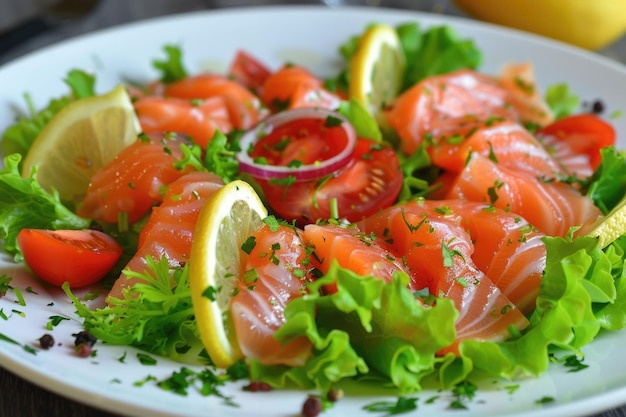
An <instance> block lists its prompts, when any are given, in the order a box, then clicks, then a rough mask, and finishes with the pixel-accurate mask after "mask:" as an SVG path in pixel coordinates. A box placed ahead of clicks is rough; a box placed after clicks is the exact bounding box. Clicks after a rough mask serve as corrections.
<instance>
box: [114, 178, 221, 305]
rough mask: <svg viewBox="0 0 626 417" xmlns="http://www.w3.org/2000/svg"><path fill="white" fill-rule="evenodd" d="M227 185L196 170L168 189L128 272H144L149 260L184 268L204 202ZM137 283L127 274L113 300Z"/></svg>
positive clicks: (154, 212) (130, 263)
mask: <svg viewBox="0 0 626 417" xmlns="http://www.w3.org/2000/svg"><path fill="white" fill-rule="evenodd" d="M223 185H224V182H223V181H222V179H221V177H219V176H218V175H215V174H212V173H209V172H204V171H196V172H191V173H188V174H185V175H183V176H181V177H180V178H178V179H177V180H175V181H173V182H172V183H171V184H169V186H168V187H167V192H166V193H165V196H164V197H163V202H162V203H161V204H160V205H159V206H158V207H154V208H153V209H152V213H151V214H150V217H149V218H148V221H147V222H146V225H145V226H144V228H143V229H142V230H141V233H140V235H139V244H138V248H137V252H136V254H135V255H134V256H133V258H132V259H131V260H130V261H129V262H128V264H127V265H126V267H125V268H124V269H125V270H126V269H128V270H131V271H134V272H139V273H144V272H146V271H147V262H146V258H147V257H148V256H151V257H152V258H154V259H155V260H157V261H158V260H160V259H161V258H163V257H165V258H166V259H167V261H168V263H169V264H170V265H171V266H181V265H183V264H185V263H186V262H187V261H188V260H189V253H190V251H191V241H192V237H193V230H194V227H195V225H196V220H197V219H198V214H199V213H200V209H201V208H202V206H203V204H204V202H205V201H206V199H207V198H208V197H210V196H211V195H212V194H213V193H214V192H216V191H217V190H218V189H219V188H221V187H222V186H223ZM136 281H137V280H136V279H134V278H129V277H127V276H126V275H125V274H124V273H123V272H122V274H121V275H120V277H119V278H118V279H117V280H116V281H115V283H114V284H113V288H112V289H111V291H110V292H109V297H115V298H120V299H123V294H122V292H123V290H124V289H125V288H129V287H132V286H133V285H134V284H135V282H136Z"/></svg>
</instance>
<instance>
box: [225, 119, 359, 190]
mask: <svg viewBox="0 0 626 417" xmlns="http://www.w3.org/2000/svg"><path fill="white" fill-rule="evenodd" d="M329 116H331V117H335V118H337V119H340V120H341V121H342V123H341V125H340V127H341V128H342V129H343V130H344V131H345V133H346V137H347V141H346V146H345V147H344V148H343V149H342V150H341V152H339V153H338V154H336V155H334V156H333V157H331V158H328V159H325V160H323V161H319V162H316V163H314V164H309V165H301V166H299V167H297V168H296V167H287V166H282V165H263V164H257V163H256V162H254V160H253V159H252V158H251V157H250V155H248V149H250V147H251V146H252V145H253V144H255V143H256V142H257V141H258V140H259V139H261V138H262V137H263V136H265V135H267V134H269V133H271V132H272V130H273V128H274V127H275V126H280V125H283V124H285V123H289V122H291V121H293V120H298V119H326V118H327V117H329ZM356 139H357V138H356V132H355V130H354V127H353V126H352V124H351V123H350V122H349V121H348V119H346V118H345V117H344V116H342V115H341V114H339V113H336V112H333V111H330V110H325V109H315V108H301V109H294V110H287V111H283V112H280V113H277V114H275V115H273V116H270V117H268V118H266V119H264V120H262V121H261V122H260V123H259V124H258V125H257V126H256V127H255V128H254V129H251V130H249V131H247V132H246V133H244V135H243V136H242V137H241V138H240V140H239V145H240V147H241V151H240V152H239V153H238V154H237V159H238V161H239V169H240V170H241V171H242V172H246V173H248V174H250V175H252V176H253V177H255V178H257V179H263V180H269V179H281V178H287V177H294V178H296V179H297V180H302V181H306V180H313V179H316V178H320V177H323V176H325V175H328V174H332V173H333V172H336V171H337V170H338V169H340V168H342V167H343V166H345V165H346V163H347V162H348V161H349V159H350V155H352V152H353V151H354V148H355V146H356Z"/></svg>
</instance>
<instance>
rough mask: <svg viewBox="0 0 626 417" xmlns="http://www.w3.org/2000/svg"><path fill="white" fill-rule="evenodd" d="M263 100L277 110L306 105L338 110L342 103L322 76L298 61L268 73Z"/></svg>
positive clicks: (263, 90)
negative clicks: (328, 87)
mask: <svg viewBox="0 0 626 417" xmlns="http://www.w3.org/2000/svg"><path fill="white" fill-rule="evenodd" d="M261 100H262V102H263V103H264V104H265V105H266V106H267V107H268V108H270V109H271V110H272V111H274V112H276V111H280V110H288V109H297V108H303V107H305V108H309V107H315V108H322V109H327V110H336V109H337V108H338V107H339V104H340V103H341V99H340V97H339V96H337V95H335V94H333V93H331V92H330V91H328V90H326V89H325V88H324V83H323V82H322V80H321V79H319V78H317V77H316V76H315V75H313V74H311V73H310V72H309V71H308V70H306V69H305V68H303V67H300V66H297V65H288V66H284V67H282V68H280V69H279V70H278V71H276V72H274V73H273V74H271V75H270V76H269V77H267V79H266V80H265V83H264V84H263V88H262V92H261Z"/></svg>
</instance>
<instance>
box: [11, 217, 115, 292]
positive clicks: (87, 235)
mask: <svg viewBox="0 0 626 417" xmlns="http://www.w3.org/2000/svg"><path fill="white" fill-rule="evenodd" d="M17 241H18V244H19V245H20V248H21V250H22V253H23V255H24V261H26V264H27V265H28V266H29V267H30V269H31V270H32V271H33V272H34V273H35V274H36V275H37V276H38V277H39V278H41V279H42V280H44V281H46V282H48V283H50V284H53V285H57V286H61V285H62V284H63V283H64V282H66V281H67V282H69V284H70V286H71V287H72V288H80V287H85V286H87V285H91V284H93V283H95V282H97V281H98V280H100V279H101V278H103V277H104V276H105V275H106V273H107V272H109V271H110V270H111V268H113V266H114V265H115V263H116V262H117V261H118V259H119V258H120V256H121V255H122V248H121V247H120V245H119V244H118V243H117V242H116V241H115V240H114V239H113V238H112V237H110V236H108V235H106V234H104V233H102V232H99V231H96V230H42V229H22V231H21V232H20V233H19V234H18V236H17Z"/></svg>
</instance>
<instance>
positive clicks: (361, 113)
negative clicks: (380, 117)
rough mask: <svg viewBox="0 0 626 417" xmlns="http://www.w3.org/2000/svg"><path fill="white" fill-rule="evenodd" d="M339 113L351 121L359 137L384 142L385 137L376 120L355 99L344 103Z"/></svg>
mask: <svg viewBox="0 0 626 417" xmlns="http://www.w3.org/2000/svg"><path fill="white" fill-rule="evenodd" d="M338 112H339V113H340V114H342V115H344V116H345V117H346V118H347V119H348V120H349V121H350V123H351V124H352V126H354V129H355V130H356V134H357V136H358V137H360V138H366V139H371V140H373V141H376V142H380V141H382V139H383V135H382V133H381V131H380V127H379V126H378V123H376V119H374V117H373V116H372V115H371V114H370V113H369V112H368V111H367V110H366V109H365V107H363V106H362V105H361V104H360V103H359V102H358V101H356V100H354V99H352V100H349V101H343V102H342V103H341V105H340V106H339V110H338Z"/></svg>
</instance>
